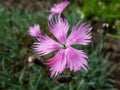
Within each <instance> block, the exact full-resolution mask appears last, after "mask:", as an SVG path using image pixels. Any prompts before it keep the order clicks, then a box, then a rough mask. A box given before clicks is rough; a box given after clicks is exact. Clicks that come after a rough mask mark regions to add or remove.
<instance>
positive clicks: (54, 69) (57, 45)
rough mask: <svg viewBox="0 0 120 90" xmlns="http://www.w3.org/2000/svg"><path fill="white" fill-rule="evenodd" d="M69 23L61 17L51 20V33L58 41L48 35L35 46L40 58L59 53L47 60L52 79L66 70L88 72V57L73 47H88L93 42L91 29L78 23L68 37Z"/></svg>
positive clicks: (40, 38) (43, 36)
mask: <svg viewBox="0 0 120 90" xmlns="http://www.w3.org/2000/svg"><path fill="white" fill-rule="evenodd" d="M69 27H70V25H69V23H68V21H67V20H66V19H62V18H60V17H57V18H54V19H51V20H50V22H49V29H50V32H51V33H52V34H53V35H54V36H55V37H56V39H57V41H55V40H53V39H52V38H50V37H49V36H48V35H42V36H41V37H39V38H38V42H35V43H34V44H33V49H34V51H35V52H36V53H37V54H39V55H40V56H44V55H47V54H49V53H51V52H53V51H57V53H56V55H55V56H53V57H52V58H50V59H49V60H47V62H46V64H47V65H48V67H49V68H50V71H51V77H55V76H57V75H58V74H61V73H62V72H63V71H64V70H65V68H67V69H69V70H70V71H74V72H76V71H78V70H81V69H84V70H86V71H87V67H88V62H87V59H88V56H87V55H86V54H85V52H84V51H82V50H77V49H75V48H73V47H72V45H88V43H90V42H91V38H92V36H91V29H92V28H91V27H90V26H89V25H87V24H85V23H83V24H81V23H79V22H78V23H77V24H76V25H75V26H73V28H72V31H71V33H70V35H69V36H68V37H67V33H68V30H69Z"/></svg>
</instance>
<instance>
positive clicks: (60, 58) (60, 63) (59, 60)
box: [47, 49, 67, 77]
mask: <svg viewBox="0 0 120 90" xmlns="http://www.w3.org/2000/svg"><path fill="white" fill-rule="evenodd" d="M66 63H67V62H66V57H65V50H64V49H61V50H59V51H58V52H57V53H56V55H55V56H54V57H52V58H50V59H49V60H48V61H47V65H48V66H49V67H50V70H51V77H55V76H57V75H58V74H61V73H62V72H63V71H64V69H65V67H66Z"/></svg>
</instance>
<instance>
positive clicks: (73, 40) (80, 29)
mask: <svg viewBox="0 0 120 90" xmlns="http://www.w3.org/2000/svg"><path fill="white" fill-rule="evenodd" d="M91 30H92V28H91V27H90V26H89V25H86V24H85V23H83V24H80V23H78V24H77V25H75V26H74V27H73V28H72V31H71V33H70V35H69V36H68V39H67V44H68V45H74V44H80V45H87V44H88V43H89V42H91V40H90V39H91V38H92V35H91Z"/></svg>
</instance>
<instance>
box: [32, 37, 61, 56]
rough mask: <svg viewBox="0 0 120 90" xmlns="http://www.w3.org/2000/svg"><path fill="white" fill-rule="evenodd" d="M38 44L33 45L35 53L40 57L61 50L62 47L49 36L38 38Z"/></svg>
mask: <svg viewBox="0 0 120 90" xmlns="http://www.w3.org/2000/svg"><path fill="white" fill-rule="evenodd" d="M37 39H38V42H35V43H34V44H33V49H34V51H35V52H36V53H37V54H39V55H40V56H43V55H46V54H49V53H51V52H53V51H55V50H59V49H60V48H61V47H62V45H61V44H59V43H57V42H56V41H54V40H53V39H51V38H50V37H49V36H47V35H45V36H41V37H40V38H37Z"/></svg>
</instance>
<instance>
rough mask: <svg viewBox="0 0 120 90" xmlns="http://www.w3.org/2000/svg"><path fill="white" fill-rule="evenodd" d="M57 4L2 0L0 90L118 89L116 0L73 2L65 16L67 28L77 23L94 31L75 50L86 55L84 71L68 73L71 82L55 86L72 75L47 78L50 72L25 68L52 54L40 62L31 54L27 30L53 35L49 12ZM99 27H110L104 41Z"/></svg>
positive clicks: (119, 5) (119, 9) (119, 14)
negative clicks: (36, 27) (32, 60)
mask: <svg viewBox="0 0 120 90" xmlns="http://www.w3.org/2000/svg"><path fill="white" fill-rule="evenodd" d="M61 1H62V0H0V31H1V32H0V90H120V77H119V76H120V0H71V3H70V5H69V6H68V8H66V10H65V11H64V13H63V14H64V16H65V18H67V19H68V21H69V23H70V24H71V27H72V26H73V25H75V24H76V23H77V22H78V21H81V22H88V23H90V24H91V26H92V27H93V30H92V32H93V38H92V43H91V44H89V45H88V46H75V47H76V48H78V49H83V50H85V52H86V53H87V55H88V56H89V60H88V62H89V68H88V72H85V71H79V72H77V73H72V74H73V76H71V77H72V80H71V82H69V83H59V82H58V80H57V78H59V77H67V76H70V72H68V71H65V72H64V73H63V75H60V76H58V77H57V78H55V79H51V78H50V77H49V74H50V72H49V71H48V70H45V69H43V68H41V67H39V66H37V65H35V64H31V63H28V61H27V58H28V57H29V56H31V55H33V56H35V57H37V58H39V59H41V60H42V61H45V60H47V59H48V57H51V56H52V55H53V54H51V55H48V56H45V57H39V56H38V55H36V54H35V53H34V52H33V51H32V48H31V46H32V43H33V42H34V41H35V40H34V39H33V38H31V37H30V36H29V35H28V28H29V26H31V25H34V24H40V26H41V29H42V32H43V33H47V34H48V35H51V34H50V33H49V29H48V26H47V25H48V20H47V18H48V15H49V12H48V10H49V9H50V7H52V6H53V4H54V3H59V2H61ZM103 23H108V24H109V27H108V30H107V31H106V33H107V34H106V36H104V38H103V36H101V31H102V24H103ZM48 72H49V73H48Z"/></svg>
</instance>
